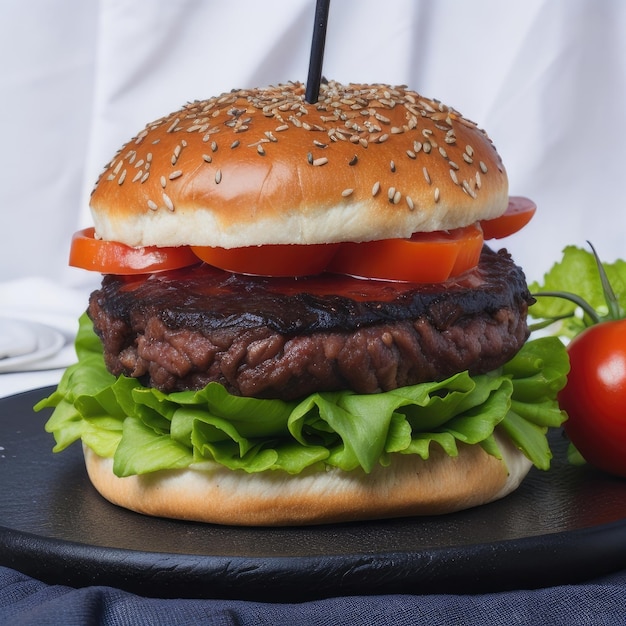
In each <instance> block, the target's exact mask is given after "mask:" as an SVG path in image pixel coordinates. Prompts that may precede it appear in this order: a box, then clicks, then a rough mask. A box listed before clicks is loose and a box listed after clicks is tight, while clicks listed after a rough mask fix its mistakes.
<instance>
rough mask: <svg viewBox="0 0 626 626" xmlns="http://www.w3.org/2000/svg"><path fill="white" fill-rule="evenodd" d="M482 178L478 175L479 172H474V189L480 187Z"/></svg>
mask: <svg viewBox="0 0 626 626" xmlns="http://www.w3.org/2000/svg"><path fill="white" fill-rule="evenodd" d="M482 184H483V183H482V179H481V177H480V172H476V189H480V187H481V185H482Z"/></svg>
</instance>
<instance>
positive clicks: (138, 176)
mask: <svg viewBox="0 0 626 626" xmlns="http://www.w3.org/2000/svg"><path fill="white" fill-rule="evenodd" d="M142 176H143V170H139V171H138V172H137V173H136V174H135V177H134V178H133V181H132V182H133V183H136V182H137V181H138V180H140V179H141V177H142Z"/></svg>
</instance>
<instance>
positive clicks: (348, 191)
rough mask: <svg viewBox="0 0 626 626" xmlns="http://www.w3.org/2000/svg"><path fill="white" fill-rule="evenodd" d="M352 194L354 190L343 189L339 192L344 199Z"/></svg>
mask: <svg viewBox="0 0 626 626" xmlns="http://www.w3.org/2000/svg"><path fill="white" fill-rule="evenodd" d="M353 193H354V189H344V190H343V191H342V192H341V195H342V196H343V197H344V198H347V197H348V196H351V195H352V194H353Z"/></svg>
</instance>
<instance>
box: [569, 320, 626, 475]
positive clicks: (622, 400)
mask: <svg viewBox="0 0 626 626" xmlns="http://www.w3.org/2000/svg"><path fill="white" fill-rule="evenodd" d="M568 353H569V357H570V367H571V370H570V373H569V375H568V378H567V384H566V386H565V387H564V388H563V390H562V391H561V392H560V393H559V404H560V406H561V408H562V409H563V410H564V411H565V412H566V413H567V414H568V420H567V421H566V422H565V432H566V433H567V435H568V437H569V438H570V440H571V442H572V443H573V444H574V446H575V447H576V449H577V450H578V451H579V452H580V453H581V454H582V456H583V457H584V458H585V460H586V461H587V462H588V463H590V464H592V465H594V466H596V467H598V468H600V469H602V470H604V471H607V472H610V473H612V474H617V475H618V476H624V477H626V320H614V321H606V322H601V323H599V324H596V325H594V326H590V327H589V328H587V329H586V330H584V331H583V332H582V333H581V334H579V335H578V336H577V337H576V338H574V339H573V340H572V342H571V343H570V345H569V346H568Z"/></svg>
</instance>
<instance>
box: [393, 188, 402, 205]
mask: <svg viewBox="0 0 626 626" xmlns="http://www.w3.org/2000/svg"><path fill="white" fill-rule="evenodd" d="M401 199H402V194H401V193H400V192H399V191H396V193H394V194H393V198H392V199H391V201H392V202H393V203H394V204H398V203H399V202H400V200H401Z"/></svg>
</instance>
